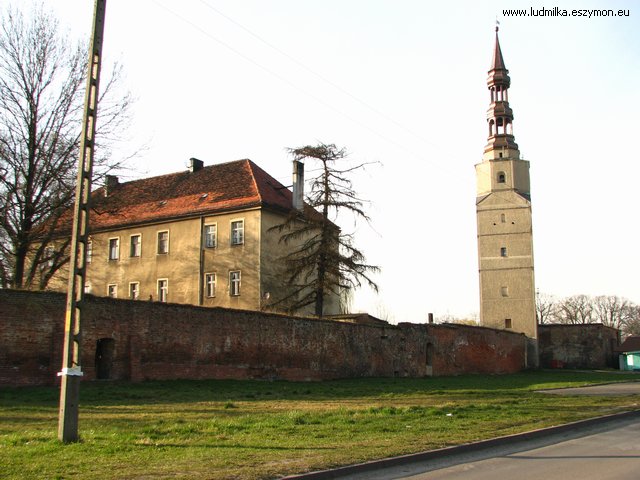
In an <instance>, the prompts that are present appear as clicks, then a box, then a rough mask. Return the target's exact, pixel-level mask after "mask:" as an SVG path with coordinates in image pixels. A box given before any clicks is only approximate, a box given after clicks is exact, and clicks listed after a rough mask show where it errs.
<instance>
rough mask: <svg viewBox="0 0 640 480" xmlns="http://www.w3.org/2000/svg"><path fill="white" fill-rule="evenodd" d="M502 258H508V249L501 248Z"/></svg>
mask: <svg viewBox="0 0 640 480" xmlns="http://www.w3.org/2000/svg"><path fill="white" fill-rule="evenodd" d="M500 256H501V257H506V256H507V247H500Z"/></svg>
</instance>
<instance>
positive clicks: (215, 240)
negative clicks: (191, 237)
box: [202, 223, 218, 248]
mask: <svg viewBox="0 0 640 480" xmlns="http://www.w3.org/2000/svg"><path fill="white" fill-rule="evenodd" d="M207 229H213V245H209V244H208V242H207V240H208V239H209V237H210V235H208V234H207V233H208V232H207ZM202 235H203V242H202V243H203V245H204V248H216V247H217V246H218V224H217V223H205V224H204V229H203V231H202Z"/></svg>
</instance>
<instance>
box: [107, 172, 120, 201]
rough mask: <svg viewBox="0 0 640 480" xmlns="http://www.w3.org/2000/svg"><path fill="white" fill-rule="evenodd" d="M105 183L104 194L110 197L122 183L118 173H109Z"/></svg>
mask: <svg viewBox="0 0 640 480" xmlns="http://www.w3.org/2000/svg"><path fill="white" fill-rule="evenodd" d="M105 178H106V181H105V184H104V196H105V197H108V196H109V195H111V194H112V193H113V191H114V190H115V189H116V187H117V186H118V185H119V184H120V180H119V179H118V177H117V176H116V175H107V176H106V177H105Z"/></svg>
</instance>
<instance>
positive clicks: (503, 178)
mask: <svg viewBox="0 0 640 480" xmlns="http://www.w3.org/2000/svg"><path fill="white" fill-rule="evenodd" d="M506 181H507V176H506V175H505V174H504V172H498V183H505V182H506Z"/></svg>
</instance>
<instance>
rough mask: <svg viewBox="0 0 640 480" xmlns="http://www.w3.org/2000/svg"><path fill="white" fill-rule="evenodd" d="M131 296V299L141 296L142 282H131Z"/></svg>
mask: <svg viewBox="0 0 640 480" xmlns="http://www.w3.org/2000/svg"><path fill="white" fill-rule="evenodd" d="M129 298H130V299H131V300H137V299H138V298H140V282H131V283H130V284H129Z"/></svg>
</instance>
